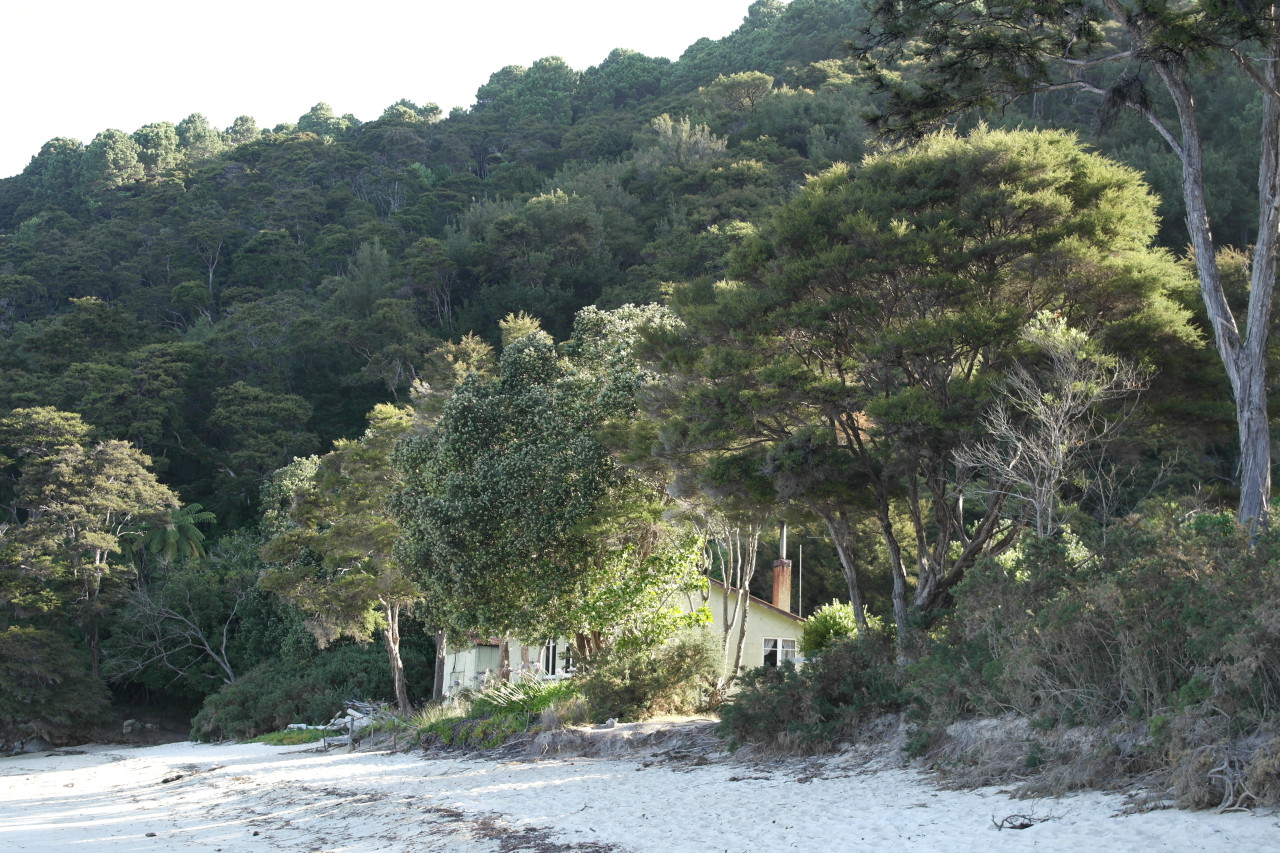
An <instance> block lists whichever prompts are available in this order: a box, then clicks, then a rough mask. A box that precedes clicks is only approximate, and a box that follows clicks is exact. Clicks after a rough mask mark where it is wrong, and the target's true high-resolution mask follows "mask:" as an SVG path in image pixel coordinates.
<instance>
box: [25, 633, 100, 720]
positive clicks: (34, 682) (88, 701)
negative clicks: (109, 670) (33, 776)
mask: <svg viewBox="0 0 1280 853" xmlns="http://www.w3.org/2000/svg"><path fill="white" fill-rule="evenodd" d="M107 698H108V694H107V686H106V685H105V684H103V683H102V681H101V680H100V679H97V678H94V677H93V676H92V675H90V674H89V660H88V655H87V654H86V653H85V652H83V651H82V650H81V649H79V648H77V647H75V646H73V645H72V644H71V643H70V642H69V641H67V640H66V639H65V638H63V637H62V636H60V635H58V634H55V633H53V632H51V631H42V630H39V629H37V628H19V627H9V628H6V629H5V630H4V631H0V741H10V740H22V739H24V738H27V737H30V736H32V735H39V736H40V737H43V738H45V739H46V740H48V741H51V742H53V743H79V742H82V741H83V740H84V739H85V732H86V728H87V727H89V726H92V725H94V724H97V723H102V722H105V720H106V712H107Z"/></svg>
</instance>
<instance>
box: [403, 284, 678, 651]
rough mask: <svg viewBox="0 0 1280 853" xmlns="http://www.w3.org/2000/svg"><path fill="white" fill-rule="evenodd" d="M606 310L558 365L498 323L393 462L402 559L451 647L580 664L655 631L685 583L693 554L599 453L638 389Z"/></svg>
mask: <svg viewBox="0 0 1280 853" xmlns="http://www.w3.org/2000/svg"><path fill="white" fill-rule="evenodd" d="M619 310H620V312H621V313H620V314H619V315H618V316H615V315H614V313H613V312H592V311H588V312H584V313H585V314H590V315H591V316H590V318H589V319H587V320H584V321H583V323H582V324H581V326H580V327H579V328H578V329H577V331H576V332H575V339H574V340H573V341H571V342H570V343H569V344H567V345H566V346H565V347H564V350H563V351H560V350H558V349H557V347H556V346H555V344H554V343H553V342H552V341H551V339H550V337H549V336H548V335H547V334H546V333H545V332H543V331H542V330H541V329H540V328H539V327H538V325H537V323H536V321H534V320H533V319H532V318H529V317H528V316H527V315H511V316H509V317H507V318H506V320H504V322H503V331H504V343H505V346H504V348H503V351H502V354H501V356H500V358H499V360H498V364H497V367H496V371H495V372H494V373H493V374H492V375H487V376H486V375H481V374H478V373H471V374H469V375H468V376H466V377H465V378H464V379H463V380H462V381H461V382H460V383H459V384H458V385H457V386H456V387H455V388H454V391H453V394H452V396H451V397H450V398H449V399H448V400H447V401H446V402H445V404H444V406H443V409H442V411H441V414H440V416H439V420H438V421H437V422H435V423H434V424H433V425H432V426H431V428H430V429H428V430H427V431H426V432H425V433H424V434H422V435H418V436H412V437H410V438H409V439H408V440H406V442H405V443H404V444H403V445H402V448H401V450H400V451H399V453H398V454H397V456H396V463H395V464H396V466H397V467H398V468H399V474H400V477H401V478H402V486H401V487H400V490H399V492H398V493H397V495H396V497H395V499H394V501H393V504H392V506H393V509H394V510H395V512H396V515H397V517H398V519H399V521H400V525H401V527H402V529H403V533H404V538H403V540H402V543H401V550H402V553H403V554H404V559H405V560H406V562H407V563H408V564H409V565H410V566H412V568H413V571H414V572H415V575H416V576H417V577H419V578H420V579H421V581H422V583H423V585H424V587H425V588H426V590H427V596H428V598H430V599H431V600H432V601H436V602H443V605H442V608H443V609H444V610H447V613H448V617H449V621H450V627H451V628H453V629H454V630H455V631H457V632H458V633H462V634H471V635H472V636H481V637H490V636H498V637H506V636H514V637H518V638H522V639H528V640H541V639H545V638H546V637H549V636H563V635H576V636H577V637H578V638H579V649H580V651H584V652H588V653H590V652H592V651H594V650H595V649H597V648H598V647H599V646H600V645H601V644H602V643H604V642H607V641H609V640H610V639H611V638H614V637H618V636H621V635H623V634H628V635H633V636H639V635H643V634H645V633H646V632H649V631H652V630H657V628H656V627H655V623H654V622H651V621H648V620H649V619H650V617H651V616H653V614H655V613H660V612H661V611H663V610H664V609H667V605H668V604H669V603H670V600H671V598H672V596H673V595H674V594H675V592H676V591H678V590H679V589H681V588H683V584H685V583H686V582H687V581H688V580H689V578H688V568H689V565H690V559H691V557H690V554H692V553H693V551H692V550H691V549H692V545H691V544H690V543H689V542H687V541H685V540H684V539H683V538H681V537H680V536H679V535H678V534H677V533H675V532H674V531H671V530H670V529H669V528H668V527H667V526H666V525H665V523H664V521H663V510H664V506H663V500H662V498H661V497H660V495H659V493H658V492H657V491H656V490H655V489H654V488H653V487H652V486H651V485H649V484H648V483H646V482H645V481H644V480H642V479H641V478H640V477H638V476H637V475H634V474H631V473H629V472H626V471H623V470H621V469H619V468H618V467H617V465H616V464H615V462H614V461H613V459H612V458H611V457H610V453H609V450H608V447H607V446H606V444H605V443H604V441H603V440H602V436H603V433H605V432H607V431H608V429H609V428H610V424H611V423H613V422H616V421H617V420H622V419H626V418H627V417H628V416H629V415H630V413H632V412H633V411H634V406H635V402H634V400H635V389H636V386H637V384H638V383H639V382H641V381H643V380H642V378H641V376H640V374H639V372H638V371H637V370H636V369H634V364H633V363H631V362H629V361H628V359H627V357H626V353H625V352H624V351H625V350H626V349H627V348H628V335H627V334H625V329H624V327H626V326H627V325H628V324H629V322H630V320H631V319H634V318H632V317H630V314H629V313H628V312H630V313H634V312H635V309H619ZM640 313H643V312H640ZM622 314H628V316H627V317H623V316H621V315H622ZM615 321H616V322H615ZM619 329H624V333H622V334H619V335H617V336H614V335H613V334H611V332H613V331H618V330H619ZM569 353H571V354H572V358H566V357H565V355H566V354H569ZM658 618H659V621H661V620H660V617H658ZM504 645H505V644H504Z"/></svg>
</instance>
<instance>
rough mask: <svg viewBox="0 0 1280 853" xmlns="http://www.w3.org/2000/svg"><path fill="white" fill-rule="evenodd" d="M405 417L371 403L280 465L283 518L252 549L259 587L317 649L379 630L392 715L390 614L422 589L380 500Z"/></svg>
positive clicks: (395, 630)
mask: <svg viewBox="0 0 1280 853" xmlns="http://www.w3.org/2000/svg"><path fill="white" fill-rule="evenodd" d="M412 425H413V424H412V419H411V416H410V413H409V412H408V410H406V409H403V408H397V407H394V406H389V405H380V406H377V407H376V408H374V410H373V411H372V412H370V414H369V428H368V430H366V431H365V434H364V435H363V436H362V437H361V438H359V439H356V440H354V441H351V440H346V439H342V440H339V441H337V442H336V443H335V444H334V449H333V450H332V451H331V452H329V453H326V454H325V455H324V456H322V457H320V458H319V460H314V459H312V460H299V461H298V462H295V463H294V464H293V465H292V466H289V467H287V468H285V469H284V471H283V472H282V473H281V474H280V475H278V480H277V483H276V486H275V489H274V490H273V493H274V494H275V496H276V501H277V506H276V507H274V508H273V509H274V510H275V511H276V512H277V514H278V515H280V516H282V517H284V516H287V519H288V520H287V522H286V523H284V524H283V525H280V526H278V527H277V530H276V532H275V535H274V536H273V538H272V539H271V540H270V541H269V542H267V544H266V545H265V546H263V549H262V556H263V559H264V560H267V561H268V563H269V566H268V568H267V570H266V571H265V572H264V573H263V575H262V586H263V587H264V588H266V589H268V590H271V591H272V592H275V593H277V594H278V595H280V596H281V597H283V598H284V599H285V600H286V601H289V602H290V603H291V604H294V605H295V606H297V607H299V608H301V609H302V611H303V612H304V613H305V614H306V615H307V621H306V625H307V627H308V629H310V631H311V632H312V634H313V635H314V636H315V638H316V641H317V642H318V643H319V644H320V646H321V648H323V647H324V646H326V645H327V644H328V643H330V642H332V641H333V640H335V639H337V638H338V637H343V636H347V637H352V638H354V639H356V640H359V641H361V642H368V641H369V638H370V636H371V634H372V632H373V631H374V630H380V631H381V633H382V637H383V643H384V645H385V647H386V651H387V660H388V663H389V665H390V667H391V674H392V682H393V684H394V685H395V693H396V704H397V705H398V706H399V708H400V712H401V713H402V714H408V713H409V711H410V704H409V692H408V686H407V685H406V683H405V675H404V664H403V662H402V661H401V659H400V614H401V612H402V611H405V610H407V609H409V608H411V607H412V606H413V605H414V604H415V603H416V602H417V601H419V600H420V599H421V598H422V590H421V589H420V588H419V586H418V585H417V584H416V583H414V582H413V580H412V579H411V578H410V577H409V575H408V573H407V572H406V571H405V569H404V568H403V566H402V564H401V563H400V561H399V560H398V559H397V557H396V555H395V554H394V553H393V546H394V545H395V543H396V541H397V539H398V538H399V536H400V529H399V526H398V525H397V524H396V522H395V520H394V519H393V518H392V517H390V516H389V515H388V513H387V512H386V503H387V499H388V498H389V496H390V495H391V493H392V491H393V490H394V489H396V488H397V487H398V486H399V481H398V479H397V472H396V469H395V468H393V467H392V465H391V453H392V450H393V449H394V448H395V446H396V443H397V442H398V441H400V440H401V439H402V438H404V437H405V436H407V435H408V434H409V432H410V430H411V429H412Z"/></svg>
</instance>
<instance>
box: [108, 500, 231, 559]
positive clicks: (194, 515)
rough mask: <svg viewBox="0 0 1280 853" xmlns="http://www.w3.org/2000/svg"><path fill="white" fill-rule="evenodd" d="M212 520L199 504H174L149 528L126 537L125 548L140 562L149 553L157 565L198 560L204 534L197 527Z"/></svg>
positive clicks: (201, 552) (212, 515) (214, 518)
mask: <svg viewBox="0 0 1280 853" xmlns="http://www.w3.org/2000/svg"><path fill="white" fill-rule="evenodd" d="M216 520H217V517H216V516H215V515H214V514H213V513H211V512H208V511H207V510H205V508H204V507H203V506H201V505H200V504H187V505H186V506H178V507H174V508H172V509H171V510H169V513H168V515H167V516H165V517H164V518H161V519H158V520H157V521H156V523H154V524H152V525H151V526H150V527H149V528H146V529H144V530H141V531H139V532H138V533H136V534H133V535H131V536H130V537H128V539H127V540H126V543H125V547H126V548H127V549H128V551H129V552H130V553H131V554H133V555H134V556H136V557H138V558H139V561H140V562H141V561H143V560H145V559H146V557H147V556H148V555H149V556H151V557H152V558H153V559H154V560H155V561H156V563H157V564H158V565H159V566H160V567H161V568H168V567H169V566H171V565H172V564H173V563H175V562H177V561H179V560H199V559H202V558H203V557H204V555H205V549H204V538H205V537H204V533H203V532H202V531H201V530H200V527H199V526H200V525H202V524H213V522H214V521H216ZM144 576H145V572H144Z"/></svg>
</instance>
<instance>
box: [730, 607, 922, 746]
mask: <svg viewBox="0 0 1280 853" xmlns="http://www.w3.org/2000/svg"><path fill="white" fill-rule="evenodd" d="M901 704H902V680H901V673H900V671H899V670H898V668H897V666H896V665H895V663H894V653H893V639H892V635H891V634H890V633H889V632H887V631H884V630H882V629H878V630H875V631H868V632H867V633H866V634H864V635H861V636H856V637H849V638H845V639H841V640H837V641H835V642H834V643H832V644H831V645H830V646H829V647H828V648H827V649H826V651H824V652H822V653H821V654H819V655H818V656H817V657H816V658H814V659H813V660H811V661H809V662H808V663H807V664H805V666H804V668H803V669H796V668H795V667H794V666H793V665H792V664H791V662H790V661H786V662H784V663H783V664H782V665H781V666H776V667H760V668H759V669H753V670H751V671H749V672H747V673H746V674H745V675H743V677H742V680H741V681H740V688H739V690H738V692H737V693H736V694H734V696H733V698H732V699H731V700H730V701H729V702H727V703H725V704H724V705H723V706H722V707H721V708H720V725H719V726H718V727H717V731H718V732H719V733H720V735H721V736H722V737H724V738H725V739H726V740H727V741H728V743H729V747H730V748H731V749H737V748H738V747H740V746H742V745H744V744H747V743H759V744H763V745H765V746H768V747H772V748H778V749H783V750H785V751H788V752H792V751H798V752H822V751H825V750H827V749H830V748H831V747H832V746H834V745H835V743H836V742H837V741H838V740H839V738H840V737H841V735H843V734H845V733H847V732H848V731H849V730H850V729H851V728H852V727H853V726H854V725H856V724H857V723H859V722H861V721H862V720H863V719H865V718H866V717H868V716H870V715H873V714H881V713H887V712H892V711H896V710H898V709H899V708H900V707H901Z"/></svg>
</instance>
